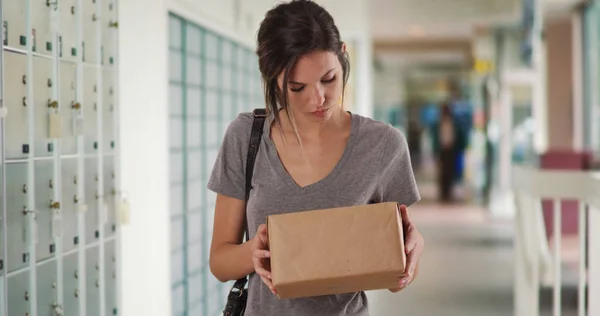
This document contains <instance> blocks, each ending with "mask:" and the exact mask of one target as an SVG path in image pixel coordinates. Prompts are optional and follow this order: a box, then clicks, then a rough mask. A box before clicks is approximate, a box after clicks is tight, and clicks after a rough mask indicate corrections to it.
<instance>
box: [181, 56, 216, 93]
mask: <svg viewBox="0 0 600 316" xmlns="http://www.w3.org/2000/svg"><path fill="white" fill-rule="evenodd" d="M202 64H203V63H202V61H201V59H200V57H199V56H193V55H188V56H187V57H186V67H185V70H186V83H187V84H188V85H189V86H192V87H197V86H199V85H201V84H203V82H202V68H203V67H202ZM207 75H208V74H207ZM211 75H212V74H211ZM212 79H218V78H207V81H208V82H213V83H214V82H215V81H214V80H212ZM214 86H215V85H211V87H214Z"/></svg>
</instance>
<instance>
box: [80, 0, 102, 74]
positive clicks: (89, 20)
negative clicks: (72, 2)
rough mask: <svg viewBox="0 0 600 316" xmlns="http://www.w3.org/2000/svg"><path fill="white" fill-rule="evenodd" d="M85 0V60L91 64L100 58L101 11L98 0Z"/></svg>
mask: <svg viewBox="0 0 600 316" xmlns="http://www.w3.org/2000/svg"><path fill="white" fill-rule="evenodd" d="M82 2H83V12H82V14H83V51H82V52H81V54H82V57H83V61H84V62H86V63H90V64H96V63H99V60H98V52H97V51H98V42H99V39H98V36H97V34H98V31H97V27H100V21H101V18H100V12H98V9H97V4H96V2H97V1H96V0H82Z"/></svg>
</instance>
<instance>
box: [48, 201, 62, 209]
mask: <svg viewBox="0 0 600 316" xmlns="http://www.w3.org/2000/svg"><path fill="white" fill-rule="evenodd" d="M50 208H51V209H54V210H56V209H59V208H60V202H50Z"/></svg>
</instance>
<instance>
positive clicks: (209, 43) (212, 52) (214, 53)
mask: <svg viewBox="0 0 600 316" xmlns="http://www.w3.org/2000/svg"><path fill="white" fill-rule="evenodd" d="M219 42H220V40H219V38H218V37H217V36H216V35H215V34H214V33H212V32H210V31H207V32H205V33H204V52H205V54H206V55H205V56H206V58H207V59H210V60H216V59H217V58H219V45H220V43H219ZM213 62H214V61H213Z"/></svg>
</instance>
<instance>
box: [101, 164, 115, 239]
mask: <svg viewBox="0 0 600 316" xmlns="http://www.w3.org/2000/svg"><path fill="white" fill-rule="evenodd" d="M114 166H115V157H114V156H111V155H107V156H104V170H103V171H104V179H103V181H104V203H105V215H104V216H106V222H105V224H104V235H105V236H106V237H109V236H112V235H113V234H114V231H113V227H115V228H116V221H115V210H116V201H117V199H116V195H117V188H116V183H115V178H116V171H115V167H114Z"/></svg>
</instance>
